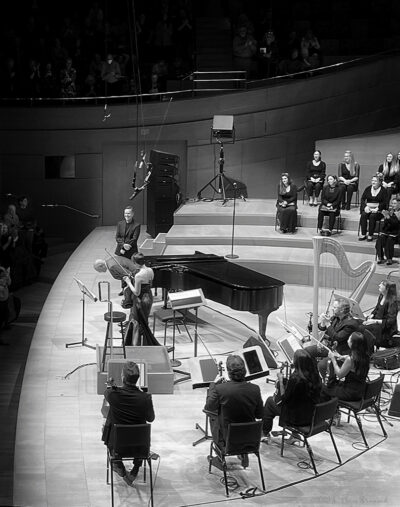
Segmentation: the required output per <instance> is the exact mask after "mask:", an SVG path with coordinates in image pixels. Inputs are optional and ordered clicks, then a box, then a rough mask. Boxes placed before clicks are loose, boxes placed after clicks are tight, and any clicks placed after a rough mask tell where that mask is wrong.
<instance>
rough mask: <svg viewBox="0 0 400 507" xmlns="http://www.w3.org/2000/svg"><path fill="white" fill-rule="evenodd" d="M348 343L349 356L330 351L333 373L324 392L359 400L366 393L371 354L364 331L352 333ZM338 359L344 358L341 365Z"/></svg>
mask: <svg viewBox="0 0 400 507" xmlns="http://www.w3.org/2000/svg"><path fill="white" fill-rule="evenodd" d="M348 345H349V349H350V353H349V355H347V356H340V357H338V356H337V354H336V353H335V352H332V351H331V352H329V359H330V360H331V361H332V362H331V365H332V370H333V374H332V377H331V378H330V380H329V382H328V385H326V386H323V392H324V393H325V394H328V395H329V396H331V397H337V398H339V400H347V401H357V400H360V399H361V398H362V396H363V394H364V390H365V384H366V380H367V375H368V370H369V361H370V356H369V354H368V347H367V341H366V339H365V338H364V336H363V335H362V333H360V332H354V333H352V334H351V335H350V337H349V340H348ZM338 360H343V364H342V365H341V366H339V364H338Z"/></svg>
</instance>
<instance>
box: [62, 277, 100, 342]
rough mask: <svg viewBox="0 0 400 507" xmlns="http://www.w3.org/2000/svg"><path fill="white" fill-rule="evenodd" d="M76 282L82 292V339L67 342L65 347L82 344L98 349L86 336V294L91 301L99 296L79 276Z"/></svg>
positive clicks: (94, 300)
mask: <svg viewBox="0 0 400 507" xmlns="http://www.w3.org/2000/svg"><path fill="white" fill-rule="evenodd" d="M74 280H75V282H76V283H77V284H78V287H79V290H80V291H81V293H82V299H81V301H82V339H81V341H80V342H72V343H66V344H65V347H66V348H68V347H73V346H75V345H80V346H81V347H88V348H89V349H96V347H93V345H89V344H88V343H86V342H87V338H85V303H86V301H85V296H88V297H89V299H90V300H91V301H93V302H94V303H95V302H96V301H97V297H96V296H95V295H94V294H93V292H92V291H90V290H89V289H88V288H87V287H86V285H85V284H84V283H82V282H81V281H80V280H78V279H77V278H74Z"/></svg>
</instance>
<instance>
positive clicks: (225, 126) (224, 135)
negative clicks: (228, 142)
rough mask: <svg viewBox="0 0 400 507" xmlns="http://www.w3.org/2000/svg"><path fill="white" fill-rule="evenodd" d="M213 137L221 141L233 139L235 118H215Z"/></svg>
mask: <svg viewBox="0 0 400 507" xmlns="http://www.w3.org/2000/svg"><path fill="white" fill-rule="evenodd" d="M212 135H213V137H218V138H221V139H233V137H234V127H233V116H230V115H228V116H214V118H213V125H212Z"/></svg>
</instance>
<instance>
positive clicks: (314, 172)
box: [305, 150, 326, 206]
mask: <svg viewBox="0 0 400 507" xmlns="http://www.w3.org/2000/svg"><path fill="white" fill-rule="evenodd" d="M325 174H326V164H325V162H323V161H322V160H321V152H320V151H319V150H315V151H314V155H313V159H312V160H311V162H308V163H307V168H306V183H305V184H306V191H307V195H308V197H309V205H310V206H318V202H317V201H318V196H319V194H320V192H321V190H322V187H323V185H324V181H325Z"/></svg>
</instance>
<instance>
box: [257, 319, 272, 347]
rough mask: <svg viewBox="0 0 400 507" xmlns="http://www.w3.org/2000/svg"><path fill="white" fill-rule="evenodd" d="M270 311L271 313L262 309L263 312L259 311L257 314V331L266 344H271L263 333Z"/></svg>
mask: <svg viewBox="0 0 400 507" xmlns="http://www.w3.org/2000/svg"><path fill="white" fill-rule="evenodd" d="M270 313H271V312H270V311H264V312H261V313H259V314H258V332H259V334H260V336H261V338H262V339H263V340H264V341H265V342H267V345H268V346H270V345H271V342H270V341H269V340H268V338H267V336H266V334H265V333H266V330H267V321H268V317H269V314H270Z"/></svg>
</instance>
